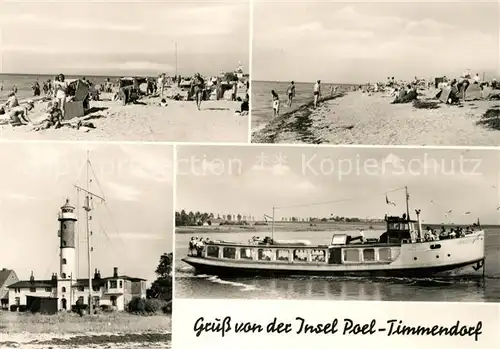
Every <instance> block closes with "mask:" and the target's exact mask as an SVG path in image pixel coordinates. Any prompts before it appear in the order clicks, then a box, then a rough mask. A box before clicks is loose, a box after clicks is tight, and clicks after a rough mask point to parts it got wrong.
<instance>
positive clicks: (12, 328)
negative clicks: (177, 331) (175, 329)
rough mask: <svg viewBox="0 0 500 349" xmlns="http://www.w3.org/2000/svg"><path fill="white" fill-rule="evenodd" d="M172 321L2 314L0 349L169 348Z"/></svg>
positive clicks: (123, 316)
mask: <svg viewBox="0 0 500 349" xmlns="http://www.w3.org/2000/svg"><path fill="white" fill-rule="evenodd" d="M170 328H171V318H170V316H165V315H154V316H138V315H130V314H126V313H112V314H100V315H98V316H96V317H93V318H89V317H79V316H78V315H76V314H58V315H56V316H53V315H40V314H37V315H33V314H28V313H24V314H19V313H11V312H8V311H3V312H0V348H27V349H34V348H37V349H47V348H54V349H56V348H57V349H65V348H138V347H140V348H170V345H171V332H170Z"/></svg>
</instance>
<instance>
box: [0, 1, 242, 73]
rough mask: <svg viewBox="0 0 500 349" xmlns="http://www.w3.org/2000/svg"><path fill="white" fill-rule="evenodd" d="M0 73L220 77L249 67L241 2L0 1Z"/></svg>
mask: <svg viewBox="0 0 500 349" xmlns="http://www.w3.org/2000/svg"><path fill="white" fill-rule="evenodd" d="M0 7H1V10H0V56H1V57H0V58H1V59H2V60H1V61H0V67H1V68H2V71H1V72H3V73H50V74H53V73H56V72H64V73H66V74H87V75H91V74H96V75H97V74H99V75H101V74H102V75H121V74H126V73H129V74H133V73H136V74H147V73H158V72H169V73H174V72H175V42H177V50H178V67H179V73H180V74H191V73H193V72H195V71H199V72H201V73H204V74H218V73H219V72H220V71H221V70H233V69H235V68H237V66H238V62H240V61H241V63H242V64H243V65H244V68H246V69H248V64H249V63H248V61H249V59H248V56H249V4H248V2H245V1H237V0H234V1H231V2H218V3H217V2H211V1H209V0H205V1H197V2H187V1H186V2H183V1H175V2H174V1H167V0H165V1H140V2H115V1H113V2H111V1H109V2H104V1H100V2H95V1H90V2H89V1H85V2H81V1H75V0H72V1H67V2H60V1H58V2H47V1H41V0H39V1H31V2H22V1H4V0H0Z"/></svg>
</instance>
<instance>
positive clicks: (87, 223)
mask: <svg viewBox="0 0 500 349" xmlns="http://www.w3.org/2000/svg"><path fill="white" fill-rule="evenodd" d="M89 168H90V157H89V151H87V161H86V171H87V174H86V188H82V187H79V186H77V185H75V188H77V190H81V191H83V192H84V193H85V204H84V206H83V209H84V210H85V230H86V233H87V266H88V274H89V286H88V287H89V303H88V304H89V315H92V314H93V311H92V241H91V237H92V231H91V229H90V219H91V216H90V211H91V210H92V207H91V204H90V200H92V199H93V198H94V197H95V198H98V199H100V200H101V201H102V202H104V201H105V200H104V198H103V197H101V196H99V195H97V194H94V193H93V192H91V191H90V184H91V183H92V179H90V176H89Z"/></svg>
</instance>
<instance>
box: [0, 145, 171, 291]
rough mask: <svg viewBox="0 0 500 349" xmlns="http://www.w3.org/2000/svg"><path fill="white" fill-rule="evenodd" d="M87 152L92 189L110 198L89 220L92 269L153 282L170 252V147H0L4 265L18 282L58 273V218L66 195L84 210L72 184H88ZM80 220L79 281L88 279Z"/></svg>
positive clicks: (1, 252) (0, 250) (0, 252)
mask: <svg viewBox="0 0 500 349" xmlns="http://www.w3.org/2000/svg"><path fill="white" fill-rule="evenodd" d="M87 150H90V159H91V162H92V166H93V169H94V172H95V176H94V175H92V171H91V177H93V178H97V180H96V179H94V180H93V184H92V186H91V188H92V190H93V191H94V192H96V194H100V195H104V197H105V198H106V200H107V208H106V206H104V205H102V204H99V203H98V202H95V210H94V211H93V219H92V220H91V223H92V224H91V225H92V230H93V232H94V234H93V247H94V252H93V254H92V259H93V261H92V263H93V265H94V268H98V269H100V270H101V274H102V275H103V276H110V275H112V273H113V267H114V266H117V267H118V268H119V271H120V274H126V275H129V276H136V277H142V278H145V279H147V280H149V281H151V279H153V280H154V277H155V274H154V270H155V269H156V267H157V265H158V262H159V259H160V256H161V254H163V253H165V252H172V207H173V203H172V195H173V194H172V192H173V190H172V177H173V175H172V148H171V147H170V146H163V145H139V144H137V145H116V144H111V145H96V144H85V143H82V144H68V143H66V144H63V143H2V144H0V164H1V169H2V170H1V172H2V176H1V177H2V181H1V182H0V208H1V209H0V236H1V237H2V242H1V243H0V256H2V259H1V265H0V267H2V268H11V269H14V270H15V271H16V273H17V275H18V276H19V277H20V278H29V275H30V271H31V270H33V271H34V274H35V276H36V277H37V278H43V277H50V275H51V273H52V272H57V273H59V261H58V258H59V241H58V237H57V231H58V221H57V214H58V212H59V209H60V207H61V206H62V205H63V204H64V202H65V199H66V197H68V198H69V199H70V202H71V203H72V204H73V205H74V206H80V207H81V206H82V205H83V197H80V199H79V201H77V200H78V199H77V194H76V190H75V189H74V187H73V185H74V184H76V185H80V186H85V178H86V171H85V161H86V152H87ZM19 159H22V161H19ZM98 182H99V183H98ZM98 184H99V185H100V187H99V186H98ZM77 203H78V204H77ZM79 213H80V215H81V217H82V218H83V217H84V216H83V215H84V210H83V209H81V208H80V209H79ZM79 222H80V224H79V225H80V231H81V233H80V238H79V247H80V251H81V252H82V253H81V254H80V263H79V264H80V265H79V277H87V267H86V263H87V262H86V251H87V249H86V246H87V244H86V241H87V240H86V236H85V230H84V229H85V225H84V220H83V219H81V220H80V221H79Z"/></svg>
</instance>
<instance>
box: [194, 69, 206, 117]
mask: <svg viewBox="0 0 500 349" xmlns="http://www.w3.org/2000/svg"><path fill="white" fill-rule="evenodd" d="M204 88H205V81H203V79H202V77H201V75H200V74H199V73H196V74H195V75H194V79H193V93H194V97H195V100H196V107H197V108H198V110H201V101H202V100H203V90H204Z"/></svg>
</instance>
